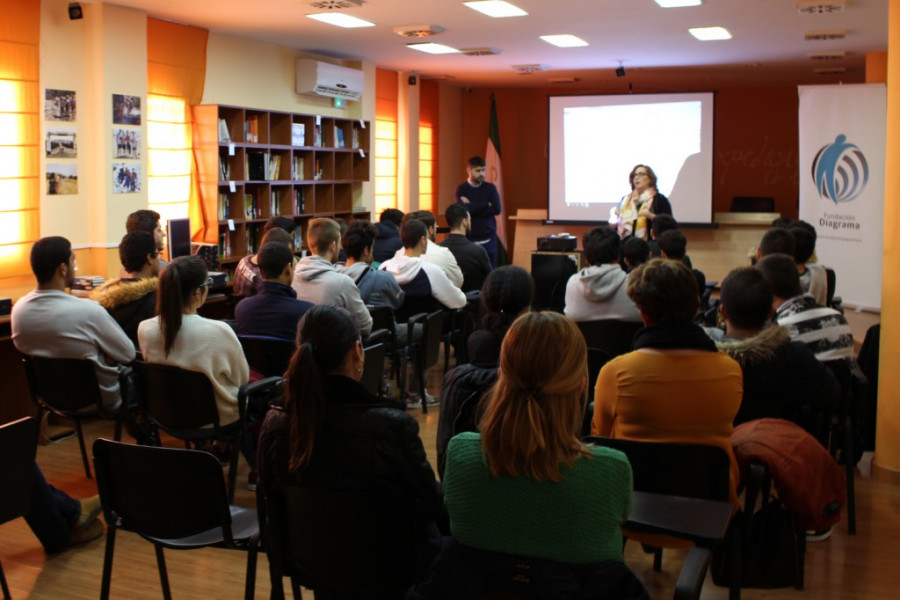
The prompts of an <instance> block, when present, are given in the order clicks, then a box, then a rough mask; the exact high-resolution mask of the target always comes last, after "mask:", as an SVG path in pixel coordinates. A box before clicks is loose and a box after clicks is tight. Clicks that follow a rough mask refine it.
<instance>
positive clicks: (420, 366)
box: [416, 348, 428, 414]
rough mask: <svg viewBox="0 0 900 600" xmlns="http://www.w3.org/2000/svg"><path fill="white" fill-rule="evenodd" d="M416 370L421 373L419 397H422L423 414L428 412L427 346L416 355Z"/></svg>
mask: <svg viewBox="0 0 900 600" xmlns="http://www.w3.org/2000/svg"><path fill="white" fill-rule="evenodd" d="M416 371H417V372H418V373H419V395H420V396H419V397H420V398H422V414H428V402H427V399H426V396H425V348H422V351H421V352H419V354H418V356H416Z"/></svg>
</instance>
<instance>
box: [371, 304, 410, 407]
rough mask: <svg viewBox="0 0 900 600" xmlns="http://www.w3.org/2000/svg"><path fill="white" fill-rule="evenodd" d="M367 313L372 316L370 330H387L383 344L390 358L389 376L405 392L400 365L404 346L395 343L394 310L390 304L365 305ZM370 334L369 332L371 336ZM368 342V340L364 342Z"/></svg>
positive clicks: (401, 364)
mask: <svg viewBox="0 0 900 600" xmlns="http://www.w3.org/2000/svg"><path fill="white" fill-rule="evenodd" d="M366 308H367V309H369V314H370V315H371V316H372V331H373V332H375V331H379V330H382V329H383V330H385V331H387V332H388V337H387V339H384V340H383V343H384V345H385V355H386V356H387V357H388V358H390V360H391V370H390V377H392V378H393V379H394V381H396V382H397V387H399V388H400V390H401V391H403V392H405V389H406V388H405V386H404V382H403V379H402V377H403V374H402V368H401V367H402V366H403V354H404V353H405V349H404V348H400V347H399V345H398V343H397V322H396V319H395V318H394V311H393V309H391V307H390V306H371V305H366ZM371 335H372V334H369V336H370V337H371ZM366 343H368V342H366Z"/></svg>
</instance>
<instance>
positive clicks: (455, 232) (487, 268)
mask: <svg viewBox="0 0 900 600" xmlns="http://www.w3.org/2000/svg"><path fill="white" fill-rule="evenodd" d="M445 216H446V217H447V225H448V226H449V227H450V234H449V235H448V236H447V237H446V238H445V239H444V241H442V242H441V243H440V244H438V245H439V246H443V247H444V248H447V249H448V250H450V252H452V253H453V256H454V257H455V258H456V264H458V265H459V268H460V270H461V271H462V274H463V284H462V291H463V292H471V291H474V290H480V289H481V286H482V285H483V284H484V280H485V279H486V278H487V276H488V273H490V272H491V259H490V258H488V255H487V250H485V249H484V246H479V245H478V244H476V243H474V242H472V241H471V240H469V238H468V237H466V236H468V235H469V232H470V231H471V229H472V217H471V216H470V215H469V211H467V210H466V208H465V206H464V205H463V204H451V205H450V206H448V207H447V212H446V213H445Z"/></svg>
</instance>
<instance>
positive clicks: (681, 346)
mask: <svg viewBox="0 0 900 600" xmlns="http://www.w3.org/2000/svg"><path fill="white" fill-rule="evenodd" d="M628 295H629V296H630V297H631V299H632V300H634V303H635V304H637V307H638V309H639V310H640V312H641V318H642V319H643V321H644V325H645V327H644V328H643V329H641V330H639V331H638V333H637V334H636V335H635V338H634V348H635V349H634V351H633V352H629V353H628V354H623V355H621V356H618V357H616V358H614V359H612V360H611V361H610V362H608V363H606V365H604V367H603V368H602V369H601V370H600V375H599V377H598V378H597V386H596V388H595V392H594V398H595V401H594V403H595V406H594V417H593V420H592V422H591V434H592V435H603V436H607V437H616V438H624V439H633V440H641V441H650V442H653V441H659V442H683V443H699V444H708V445H711V446H718V447H720V448H722V449H724V450H725V451H726V452H727V453H728V455H729V457H731V461H732V462H731V465H732V468H731V476H732V480H733V483H734V486H733V490H736V489H737V482H738V475H739V473H738V470H737V465H736V463H735V462H734V453H733V452H732V450H731V433H732V431H733V426H732V423H733V422H734V417H735V415H737V412H738V409H739V408H740V406H741V396H742V395H743V384H742V378H741V367H740V365H739V364H738V363H737V362H735V360H734V359H732V358H731V357H729V356H727V355H725V354H723V353H721V352H718V351H717V348H716V345H715V343H714V342H713V341H712V340H711V339H710V338H709V337H708V336H707V335H706V334H705V333H704V331H703V329H701V328H700V327H699V326H697V325H694V324H693V320H694V316H695V315H696V313H697V307H698V305H699V296H698V294H697V280H696V278H695V277H694V276H693V274H692V273H691V271H690V270H689V269H688V268H687V267H686V266H685V265H684V264H683V263H682V262H680V261H675V260H665V259H659V258H655V259H653V260H651V261H650V262H647V263H645V264H643V265H641V266H640V267H638V268H637V269H635V271H634V272H633V273H631V275H630V276H629V278H628ZM732 499H733V500H735V501H736V494H733V496H732ZM653 537H656V536H653ZM667 545H668V544H667Z"/></svg>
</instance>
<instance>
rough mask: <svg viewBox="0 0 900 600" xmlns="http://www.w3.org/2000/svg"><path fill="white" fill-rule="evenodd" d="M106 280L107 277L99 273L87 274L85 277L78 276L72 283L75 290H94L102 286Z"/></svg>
mask: <svg viewBox="0 0 900 600" xmlns="http://www.w3.org/2000/svg"><path fill="white" fill-rule="evenodd" d="M105 281H106V278H105V277H101V276H99V275H85V276H84V277H76V278H75V281H74V283H72V289H73V290H92V289H94V288H96V287H100V286H101V285H103V283H104V282H105Z"/></svg>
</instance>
